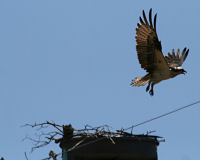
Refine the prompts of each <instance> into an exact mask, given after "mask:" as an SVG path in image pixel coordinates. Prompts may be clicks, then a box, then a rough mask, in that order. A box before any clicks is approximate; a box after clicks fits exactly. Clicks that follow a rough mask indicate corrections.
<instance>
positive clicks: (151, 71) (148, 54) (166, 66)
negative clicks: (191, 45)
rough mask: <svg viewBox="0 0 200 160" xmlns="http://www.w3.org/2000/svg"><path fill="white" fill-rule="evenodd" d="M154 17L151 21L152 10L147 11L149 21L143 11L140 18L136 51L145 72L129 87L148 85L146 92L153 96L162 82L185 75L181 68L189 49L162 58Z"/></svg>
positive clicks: (173, 51) (173, 52)
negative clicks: (155, 87) (154, 88)
mask: <svg viewBox="0 0 200 160" xmlns="http://www.w3.org/2000/svg"><path fill="white" fill-rule="evenodd" d="M156 17H157V14H155V16H154V21H152V9H150V11H149V21H148V20H147V18H146V15H145V12H144V10H143V19H142V18H141V17H140V23H138V24H137V28H136V37H135V38H136V42H137V45H136V50H137V55H138V60H139V62H140V64H141V67H142V68H143V69H145V70H146V71H147V74H146V75H145V76H144V77H136V78H135V79H134V80H132V82H131V86H144V85H145V84H147V83H148V86H147V88H146V92H148V91H149V94H150V95H151V96H153V95H154V91H153V87H154V85H155V84H157V83H159V82H161V81H162V80H167V79H170V78H174V77H175V76H177V75H179V74H185V73H186V71H185V70H184V69H183V68H182V67H181V65H182V64H183V62H184V61H185V59H186V57H187V55H188V53H189V49H187V48H184V49H183V50H182V52H181V54H180V49H178V50H177V51H176V53H175V50H174V49H173V50H172V52H171V53H168V55H167V56H164V55H163V53H162V45H161V41H159V39H158V35H157V32H156Z"/></svg>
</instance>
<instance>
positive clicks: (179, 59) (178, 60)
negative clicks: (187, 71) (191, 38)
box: [165, 48, 189, 68]
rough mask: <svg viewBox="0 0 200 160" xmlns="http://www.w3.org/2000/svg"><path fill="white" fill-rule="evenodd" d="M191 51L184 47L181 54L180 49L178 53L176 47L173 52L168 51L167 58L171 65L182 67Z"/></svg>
mask: <svg viewBox="0 0 200 160" xmlns="http://www.w3.org/2000/svg"><path fill="white" fill-rule="evenodd" d="M188 53H189V49H187V48H184V49H183V51H182V53H181V55H180V49H178V50H177V52H176V54H175V51H174V49H173V50H172V53H171V54H170V53H168V55H167V56H165V59H166V61H167V63H168V65H169V67H172V68H177V67H180V66H181V65H182V64H183V62H184V61H185V59H186V58H187V55H188Z"/></svg>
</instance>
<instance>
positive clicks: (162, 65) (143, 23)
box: [135, 9, 169, 73]
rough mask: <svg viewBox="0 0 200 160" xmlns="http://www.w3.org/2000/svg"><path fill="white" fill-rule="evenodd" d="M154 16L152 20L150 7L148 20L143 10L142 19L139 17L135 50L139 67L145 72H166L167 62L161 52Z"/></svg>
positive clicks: (167, 68)
mask: <svg viewBox="0 0 200 160" xmlns="http://www.w3.org/2000/svg"><path fill="white" fill-rule="evenodd" d="M156 17H157V14H156V15H155V16H154V21H153V22H152V9H150V11H149V22H148V21H147V18H146V15H145V12H144V10H143V19H144V20H143V19H142V18H141V17H140V24H139V23H138V24H137V28H136V37H135V38H136V42H137V45H136V50H137V53H138V59H139V62H140V64H141V67H142V68H144V69H145V70H146V71H147V72H150V73H152V72H153V71H155V70H160V71H162V72H165V71H166V72H168V70H169V67H168V64H167V62H166V60H165V58H164V56H163V54H162V46H161V42H160V41H159V40H158V36H157V33H156Z"/></svg>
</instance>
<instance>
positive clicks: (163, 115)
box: [124, 100, 200, 132]
mask: <svg viewBox="0 0 200 160" xmlns="http://www.w3.org/2000/svg"><path fill="white" fill-rule="evenodd" d="M198 103H200V100H198V101H196V102H193V103H191V104H188V105H186V106H183V107H180V108H177V109H175V110H172V111H170V112H167V113H164V114H162V115H160V116H157V117H154V118H151V119H149V120H146V121H144V122H141V123H138V124H136V125H132V126H131V127H129V128H126V129H124V130H129V129H131V132H132V130H133V128H135V127H137V126H140V125H143V124H145V123H149V122H151V121H154V120H156V119H159V118H161V117H165V116H167V115H169V114H172V113H174V112H177V111H180V110H182V109H185V108H188V107H191V106H193V105H195V104H198Z"/></svg>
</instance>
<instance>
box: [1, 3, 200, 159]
mask: <svg viewBox="0 0 200 160" xmlns="http://www.w3.org/2000/svg"><path fill="white" fill-rule="evenodd" d="M150 8H153V14H154V13H156V12H157V13H158V17H157V32H158V36H159V39H160V40H161V42H162V48H163V53H164V54H167V52H168V51H171V50H172V48H175V49H177V48H180V49H181V50H182V49H183V48H184V47H188V48H190V53H189V55H188V58H187V60H186V61H185V63H184V64H183V67H184V68H185V69H186V70H187V72H188V73H187V74H186V75H185V76H184V75H181V76H178V77H176V78H174V79H170V80H168V81H163V82H161V83H160V84H158V85H156V86H155V90H154V92H155V95H154V96H153V97H150V96H149V94H148V93H146V92H145V87H138V88H134V87H131V86H130V82H131V80H132V79H133V78H135V77H137V76H143V75H145V71H144V70H142V69H141V68H140V65H139V62H138V59H137V54H136V49H135V46H136V42H135V38H134V37H135V28H136V25H137V23H138V22H139V21H138V18H139V16H141V15H142V10H143V9H144V10H145V11H146V12H147V11H148V10H149V9H150ZM199 10H200V2H198V1H172V0H171V1H144V0H140V1H132V0H126V1H123V0H121V1H119V0H109V1H106V0H101V1H100V0H99V1H97V0H84V1H82V0H79V1H77V0H74V1H64V0H59V1H55V0H34V1H33V0H32V1H31V0H29V1H27V0H18V1H16V0H1V1H0V53H1V54H0V97H1V100H0V106H1V112H0V126H1V134H0V135H1V136H0V148H1V149H0V156H3V157H5V159H6V160H9V159H20V160H21V159H25V157H24V152H27V154H28V157H29V159H30V160H36V159H42V158H45V157H46V156H47V155H48V151H49V149H54V150H57V151H59V148H58V146H57V145H52V146H49V147H47V148H44V149H41V150H37V151H35V152H33V153H32V154H31V153H30V149H31V146H32V144H31V143H30V142H28V141H25V142H23V141H22V139H23V138H24V137H25V136H26V135H30V134H32V133H33V131H34V130H32V129H31V128H22V127H20V126H22V125H23V124H25V123H35V122H38V123H39V122H43V121H46V120H52V121H54V122H56V123H60V124H68V123H71V124H72V125H73V126H74V127H75V128H77V129H79V128H82V127H83V126H84V125H85V124H90V125H92V126H99V125H103V124H108V125H110V126H112V127H113V128H114V129H120V128H122V127H124V128H126V127H129V126H131V125H133V124H136V123H139V122H142V121H144V120H147V119H149V118H152V117H154V116H157V115H159V114H163V113H165V112H168V111H171V110H173V109H175V108H177V107H179V106H183V105H186V104H189V103H191V102H194V101H196V100H199V98H200V96H199V89H200V87H199V81H200V76H199V65H200V63H199V59H200V55H199V53H198V52H199V50H200V42H199V35H200V30H199V28H200V21H199ZM199 106H200V105H197V106H195V107H193V108H188V109H186V110H184V111H180V112H177V113H175V114H172V115H169V116H168V117H164V118H162V119H159V120H156V121H153V122H151V123H148V124H145V125H142V126H139V127H137V128H135V129H134V133H136V134H140V133H141V134H143V133H146V131H150V130H155V131H156V133H155V134H156V135H159V136H163V137H164V138H165V140H166V142H164V143H161V144H160V145H159V147H158V156H159V159H160V160H168V159H176V160H192V159H198V158H199V144H200V139H199V135H200V128H199V121H200V116H199V113H200V107H199Z"/></svg>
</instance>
